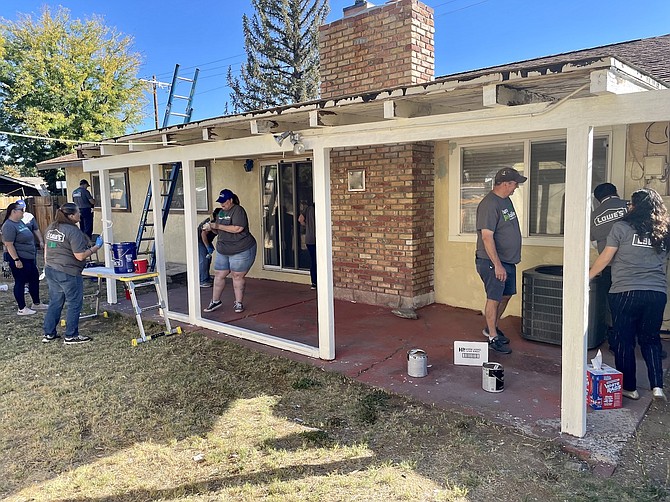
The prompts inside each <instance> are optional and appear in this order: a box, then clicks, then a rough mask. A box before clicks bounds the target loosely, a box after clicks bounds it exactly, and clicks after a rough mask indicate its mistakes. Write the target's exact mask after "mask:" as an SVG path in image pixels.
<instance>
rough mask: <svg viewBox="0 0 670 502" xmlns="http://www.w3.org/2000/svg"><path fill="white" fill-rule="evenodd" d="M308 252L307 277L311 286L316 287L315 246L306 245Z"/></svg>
mask: <svg viewBox="0 0 670 502" xmlns="http://www.w3.org/2000/svg"><path fill="white" fill-rule="evenodd" d="M306 246H307V251H309V276H310V277H311V279H312V284H313V285H314V286H316V244H306Z"/></svg>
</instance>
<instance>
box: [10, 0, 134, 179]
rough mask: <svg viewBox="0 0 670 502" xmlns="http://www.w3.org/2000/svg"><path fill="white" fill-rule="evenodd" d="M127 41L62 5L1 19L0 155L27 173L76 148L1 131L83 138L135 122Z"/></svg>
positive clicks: (131, 60)
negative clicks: (34, 16) (74, 15)
mask: <svg viewBox="0 0 670 502" xmlns="http://www.w3.org/2000/svg"><path fill="white" fill-rule="evenodd" d="M131 44H132V39H131V38H129V37H125V36H122V35H121V34H119V33H118V32H116V31H115V30H114V29H111V28H108V27H106V26H104V25H103V23H102V20H101V19H99V18H95V17H94V18H92V19H89V20H86V21H81V20H71V19H70V17H69V11H68V10H67V9H64V8H59V9H58V11H57V12H56V13H55V14H54V15H52V13H51V12H50V10H49V9H48V8H45V9H44V10H43V12H42V15H41V17H40V18H39V19H37V20H33V19H32V18H31V17H30V16H28V15H21V16H20V17H19V20H18V21H16V22H11V21H6V20H0V138H1V139H2V141H1V143H0V155H1V156H2V158H1V159H0V162H3V161H4V163H5V164H7V165H18V166H21V171H22V172H21V174H23V175H32V174H34V173H35V165H36V164H37V163H38V162H40V161H42V160H46V159H49V158H54V157H57V156H59V155H63V154H65V153H69V152H71V151H72V148H73V144H71V143H65V142H57V141H56V142H54V141H44V140H40V139H32V138H26V137H19V136H12V135H2V131H7V132H10V133H20V134H25V135H29V136H48V137H52V138H63V139H71V140H77V141H82V142H84V141H97V140H100V139H102V138H104V137H112V136H119V135H121V134H123V133H124V132H125V130H126V128H127V127H128V126H132V125H135V124H138V123H139V122H140V121H141V118H142V105H143V104H144V99H145V98H144V95H143V87H142V84H141V82H140V81H139V79H138V78H137V71H138V69H139V65H140V58H139V54H137V53H133V52H130V49H131Z"/></svg>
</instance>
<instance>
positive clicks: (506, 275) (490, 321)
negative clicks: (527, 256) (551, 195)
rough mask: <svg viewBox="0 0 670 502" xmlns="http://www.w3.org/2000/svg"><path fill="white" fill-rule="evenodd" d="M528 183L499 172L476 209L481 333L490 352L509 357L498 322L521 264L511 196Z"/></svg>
mask: <svg viewBox="0 0 670 502" xmlns="http://www.w3.org/2000/svg"><path fill="white" fill-rule="evenodd" d="M527 179H528V178H526V177H525V176H522V175H521V174H520V173H519V171H517V170H516V169H513V168H511V167H505V168H503V169H501V170H500V171H498V172H497V173H496V175H495V179H494V185H493V189H492V190H491V191H490V192H489V193H488V194H487V195H486V196H485V197H484V198H483V199H482V200H481V202H480V203H479V205H478V206H477V251H476V256H475V264H476V266H477V273H478V274H479V276H480V277H481V279H482V282H483V283H484V289H485V291H486V305H485V307H484V316H485V317H486V328H484V330H483V331H482V333H483V334H484V336H486V337H487V338H488V340H489V348H490V349H493V350H495V351H497V352H501V353H503V354H511V353H512V349H510V348H509V338H507V337H506V336H505V334H504V333H503V332H502V331H500V330H499V329H498V322H499V321H500V318H501V317H502V314H503V312H504V311H505V308H506V307H507V303H508V302H509V299H510V298H511V297H512V295H514V294H516V264H517V263H519V262H520V261H521V229H520V227H519V220H518V218H517V214H516V211H515V210H514V204H512V200H511V199H510V196H511V195H512V194H513V193H514V190H516V189H517V187H518V186H519V184H521V183H523V182H525V181H526V180H527Z"/></svg>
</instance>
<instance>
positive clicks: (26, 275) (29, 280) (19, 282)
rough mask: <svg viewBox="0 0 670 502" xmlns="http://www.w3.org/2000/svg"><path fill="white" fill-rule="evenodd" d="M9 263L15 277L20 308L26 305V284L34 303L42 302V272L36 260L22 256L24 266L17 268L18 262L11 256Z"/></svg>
mask: <svg viewBox="0 0 670 502" xmlns="http://www.w3.org/2000/svg"><path fill="white" fill-rule="evenodd" d="M8 263H9V268H10V269H11V271H12V276H13V277H14V298H16V303H17V305H18V306H19V310H20V309H23V308H25V306H26V298H25V296H26V284H27V285H28V291H29V292H30V297H31V298H32V299H33V303H40V273H39V271H38V270H37V264H36V263H35V260H26V259H23V258H21V263H22V264H23V268H16V263H15V262H14V260H12V259H11V257H10V258H9V262H8Z"/></svg>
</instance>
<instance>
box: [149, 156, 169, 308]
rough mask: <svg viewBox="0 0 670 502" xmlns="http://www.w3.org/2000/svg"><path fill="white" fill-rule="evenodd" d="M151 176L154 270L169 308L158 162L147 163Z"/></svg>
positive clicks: (161, 184) (161, 183)
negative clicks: (160, 279)
mask: <svg viewBox="0 0 670 502" xmlns="http://www.w3.org/2000/svg"><path fill="white" fill-rule="evenodd" d="M149 174H150V176H151V208H152V209H153V214H154V245H155V246H156V248H155V249H156V269H155V270H156V272H158V274H159V275H160V277H162V278H163V280H162V281H161V295H162V296H163V300H164V301H165V306H166V309H167V310H168V311H169V310H170V301H169V299H168V294H167V280H166V278H167V275H166V273H165V246H164V240H163V197H162V196H161V192H162V191H163V182H162V181H161V178H162V174H163V173H162V167H161V165H160V164H149Z"/></svg>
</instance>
